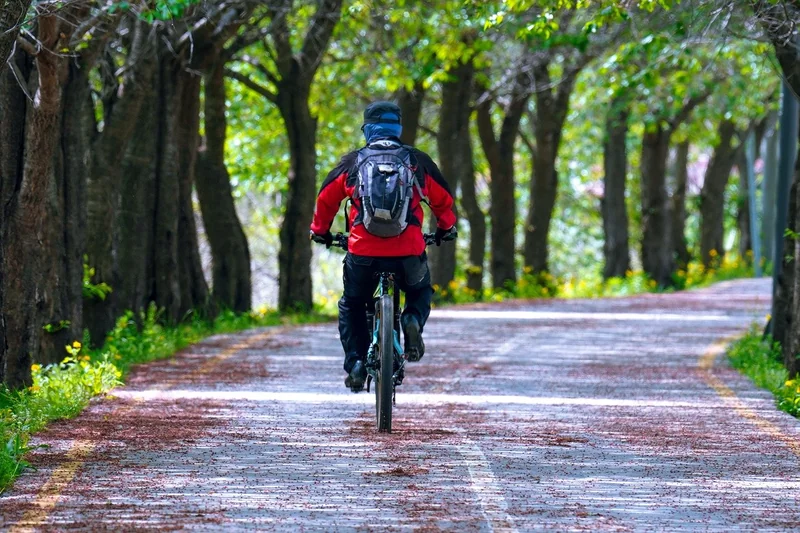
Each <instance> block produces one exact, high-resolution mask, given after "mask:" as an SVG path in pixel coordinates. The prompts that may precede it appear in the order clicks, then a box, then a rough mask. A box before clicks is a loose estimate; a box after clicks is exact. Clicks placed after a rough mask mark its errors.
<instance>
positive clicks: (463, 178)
mask: <svg viewBox="0 0 800 533" xmlns="http://www.w3.org/2000/svg"><path fill="white" fill-rule="evenodd" d="M474 71H475V67H474V65H473V64H472V62H471V61H469V62H467V63H464V64H461V65H459V66H457V67H455V68H453V69H452V70H450V71H449V72H448V75H449V79H448V81H446V82H445V83H443V84H442V106H441V108H440V110H439V134H438V136H437V139H436V140H437V146H438V147H439V162H440V164H441V166H442V173H443V174H444V177H445V179H446V180H447V181H448V184H449V185H450V189H451V190H452V191H453V195H454V196H455V197H458V190H459V188H460V186H461V185H462V184H466V183H469V182H470V181H472V187H473V191H472V194H473V198H474V179H475V178H474V176H472V177H470V176H467V174H469V175H473V174H474V172H475V169H474V166H473V162H472V145H471V143H470V138H469V137H470V132H469V118H470V113H471V109H470V103H471V96H472V80H473V75H474ZM453 207H454V208H455V207H456V206H455V205H454V206H453ZM470 207H473V206H470ZM465 209H466V207H465ZM470 231H472V226H471V225H470ZM479 231H480V230H479ZM483 231H484V237H483V238H485V231H486V230H485V229H484V230H483ZM472 237H473V238H474V237H475V235H472ZM430 255H431V280H432V282H433V284H434V285H439V286H440V287H447V285H448V284H449V283H450V281H452V280H453V279H454V278H455V273H456V247H455V243H449V244H447V245H443V246H441V247H440V248H433V249H431V250H430ZM473 259H474V258H473V257H470V262H472V260H473ZM478 265H479V266H478V268H480V269H481V270H482V268H481V267H482V266H483V251H481V254H480V258H479V259H478ZM468 271H469V267H468ZM473 283H474V282H473Z"/></svg>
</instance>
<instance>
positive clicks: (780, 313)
mask: <svg viewBox="0 0 800 533" xmlns="http://www.w3.org/2000/svg"><path fill="white" fill-rule="evenodd" d="M799 174H800V173H798V166H797V165H795V172H794V176H793V181H792V188H791V191H790V193H789V212H788V215H787V218H786V220H787V225H788V226H789V228H788V229H791V230H792V231H797V229H798V228H797V227H796V226H795V224H796V223H797V216H798V209H797V207H798V204H797V194H798V192H800V187H799V186H798V177H799ZM783 249H784V252H785V253H784V254H783V258H784V259H783V268H782V269H781V273H780V276H779V277H778V286H777V287H775V303H774V305H773V308H774V310H775V311H774V313H773V316H772V339H773V340H774V341H776V342H779V343H780V345H781V347H782V352H783V361H784V364H785V365H786V368H787V369H788V368H790V367H795V368H796V364H797V363H796V355H797V354H796V352H795V350H796V349H797V348H798V347H799V346H800V343H798V342H799V341H800V339H799V338H798V336H799V335H798V331H799V330H800V328H797V324H798V321H797V320H796V319H795V316H797V315H795V314H794V313H796V312H797V310H796V307H797V301H798V300H797V292H796V280H797V272H796V269H797V267H798V265H797V261H796V260H795V257H796V254H797V240H796V239H795V238H794V237H793V236H792V235H787V236H785V237H784V240H783ZM793 341H794V342H793Z"/></svg>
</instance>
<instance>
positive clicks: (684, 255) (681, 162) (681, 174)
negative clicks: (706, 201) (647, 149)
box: [670, 141, 692, 269]
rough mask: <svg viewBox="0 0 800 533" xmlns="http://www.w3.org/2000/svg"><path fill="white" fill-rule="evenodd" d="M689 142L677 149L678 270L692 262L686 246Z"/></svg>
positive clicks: (675, 245) (674, 216)
mask: <svg viewBox="0 0 800 533" xmlns="http://www.w3.org/2000/svg"><path fill="white" fill-rule="evenodd" d="M688 164H689V141H683V142H681V143H679V144H678V145H677V146H676V147H675V191H674V192H673V193H672V207H671V209H670V211H671V213H672V245H673V248H674V254H675V258H676V259H677V263H678V268H681V269H685V268H686V266H687V265H688V264H689V261H691V260H692V254H690V253H689V247H688V246H687V244H686V182H687V180H688V177H689V168H688Z"/></svg>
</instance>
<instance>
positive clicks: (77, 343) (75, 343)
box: [72, 341, 81, 350]
mask: <svg viewBox="0 0 800 533" xmlns="http://www.w3.org/2000/svg"><path fill="white" fill-rule="evenodd" d="M72 347H73V348H77V349H78V350H80V349H81V343H80V342H78V341H75V342H73V343H72Z"/></svg>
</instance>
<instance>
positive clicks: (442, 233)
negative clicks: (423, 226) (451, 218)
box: [433, 226, 455, 246]
mask: <svg viewBox="0 0 800 533" xmlns="http://www.w3.org/2000/svg"><path fill="white" fill-rule="evenodd" d="M454 228H455V226H453V227H452V228H450V229H442V228H436V233H435V234H434V236H433V238H434V240H435V241H436V246H441V245H442V241H443V240H447V239H445V237H447V236H448V235H450V233H451V232H452V231H453V229H454Z"/></svg>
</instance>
